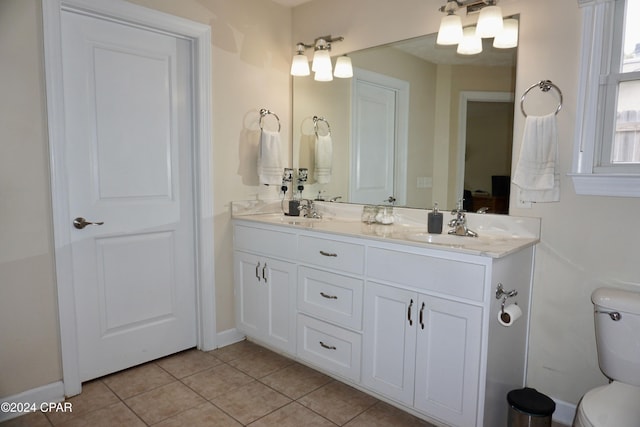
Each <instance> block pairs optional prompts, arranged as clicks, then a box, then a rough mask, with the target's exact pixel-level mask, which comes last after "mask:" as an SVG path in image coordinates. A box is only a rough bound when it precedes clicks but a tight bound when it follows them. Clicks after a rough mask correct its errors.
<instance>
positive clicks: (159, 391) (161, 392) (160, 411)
mask: <svg viewBox="0 0 640 427" xmlns="http://www.w3.org/2000/svg"><path fill="white" fill-rule="evenodd" d="M204 402H205V400H204V399H203V398H202V397H200V396H198V395H197V394H196V393H195V392H194V391H193V390H191V389H190V388H189V387H187V386H185V385H184V384H182V383H180V382H177V381H176V382H174V383H171V384H167V385H165V386H162V387H158V388H155V389H153V390H151V391H147V392H145V393H142V394H139V395H137V396H134V397H132V398H129V399H127V400H126V401H125V403H126V404H127V406H129V408H131V410H133V412H135V413H136V414H137V415H138V416H139V417H140V418H142V420H143V421H144V422H146V423H148V424H154V423H157V422H159V421H162V420H164V419H166V418H169V417H172V416H174V415H177V414H179V413H180V412H183V411H186V410H187V409H191V408H193V407H195V406H198V405H200V404H202V403H204Z"/></svg>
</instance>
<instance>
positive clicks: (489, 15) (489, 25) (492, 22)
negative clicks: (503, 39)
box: [476, 6, 502, 38]
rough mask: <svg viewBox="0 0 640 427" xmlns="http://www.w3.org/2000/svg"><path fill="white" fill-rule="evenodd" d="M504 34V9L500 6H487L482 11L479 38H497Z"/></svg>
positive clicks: (477, 29) (479, 22)
mask: <svg viewBox="0 0 640 427" xmlns="http://www.w3.org/2000/svg"><path fill="white" fill-rule="evenodd" d="M501 32H502V9H500V7H498V6H487V7H485V8H483V9H482V10H481V11H480V16H479V17H478V27H477V28H476V34H477V35H478V37H482V38H489V37H495V36H497V35H498V34H500V33H501Z"/></svg>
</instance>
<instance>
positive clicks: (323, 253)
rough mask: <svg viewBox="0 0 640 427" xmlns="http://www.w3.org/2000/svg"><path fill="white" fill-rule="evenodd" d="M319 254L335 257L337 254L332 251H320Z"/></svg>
mask: <svg viewBox="0 0 640 427" xmlns="http://www.w3.org/2000/svg"><path fill="white" fill-rule="evenodd" d="M320 255H324V256H332V257H337V256H338V254H337V253H334V252H325V251H320Z"/></svg>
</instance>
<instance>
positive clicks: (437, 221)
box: [427, 203, 442, 234]
mask: <svg viewBox="0 0 640 427" xmlns="http://www.w3.org/2000/svg"><path fill="white" fill-rule="evenodd" d="M427 231H428V232H429V233H431V234H440V233H442V212H440V211H439V210H438V203H434V204H433V210H432V211H431V212H429V214H428V215H427Z"/></svg>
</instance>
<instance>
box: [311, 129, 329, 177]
mask: <svg viewBox="0 0 640 427" xmlns="http://www.w3.org/2000/svg"><path fill="white" fill-rule="evenodd" d="M332 162H333V142H332V141H331V134H329V135H318V136H316V148H315V170H314V171H313V177H314V179H315V180H316V182H317V183H318V184H328V183H329V181H331V168H332Z"/></svg>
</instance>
